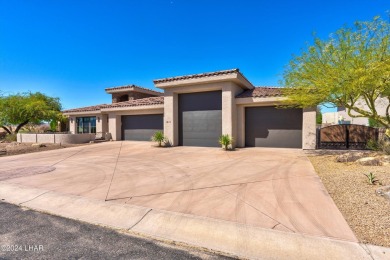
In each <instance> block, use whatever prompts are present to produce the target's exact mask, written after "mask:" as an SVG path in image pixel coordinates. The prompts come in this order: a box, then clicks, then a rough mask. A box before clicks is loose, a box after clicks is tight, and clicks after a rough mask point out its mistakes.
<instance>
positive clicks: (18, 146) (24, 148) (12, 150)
mask: <svg viewBox="0 0 390 260" xmlns="http://www.w3.org/2000/svg"><path fill="white" fill-rule="evenodd" d="M80 145H88V144H61V145H60V144H43V146H42V147H39V146H33V145H32V144H30V143H17V142H12V143H0V157H2V156H10V155H16V154H25V153H35V152H41V151H49V150H56V149H63V148H68V147H75V146H80ZM4 151H5V152H6V153H4Z"/></svg>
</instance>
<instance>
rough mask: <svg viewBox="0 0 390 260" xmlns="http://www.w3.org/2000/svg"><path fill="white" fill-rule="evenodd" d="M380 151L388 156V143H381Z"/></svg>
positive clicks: (389, 145) (389, 148)
mask: <svg viewBox="0 0 390 260" xmlns="http://www.w3.org/2000/svg"><path fill="white" fill-rule="evenodd" d="M380 147H381V148H380V150H382V151H383V152H384V153H385V154H390V142H389V141H382V142H381V145H380Z"/></svg>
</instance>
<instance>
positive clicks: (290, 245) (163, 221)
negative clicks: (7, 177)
mask: <svg viewBox="0 0 390 260" xmlns="http://www.w3.org/2000/svg"><path fill="white" fill-rule="evenodd" d="M0 199H2V200H3V201H5V202H9V203H13V204H18V205H22V206H24V207H27V208H31V209H34V210H39V211H44V212H48V213H51V214H55V215H59V216H64V217H67V218H72V219H77V220H82V221H85V222H89V223H93V224H101V225H105V226H110V227H114V228H118V229H125V230H128V231H130V232H136V233H140V234H144V235H147V236H150V237H155V238H159V239H164V240H169V241H175V242H180V243H185V244H189V245H193V246H197V247H202V248H208V249H211V250H215V251H221V252H226V253H228V254H231V255H235V256H238V257H242V258H249V259H378V260H379V259H389V258H390V248H384V247H378V246H373V245H365V244H359V243H355V242H349V241H342V240H335V239H330V238H322V237H314V236H309V235H303V234H297V233H288V232H282V231H275V230H270V229H263V228H257V227H251V226H246V225H242V224H237V223H233V222H228V221H221V220H216V219H210V218H205V217H198V216H194V215H186V214H180V213H174V212H168V211H163V210H155V209H150V208H144V207H137V206H132V205H126V204H118V203H114V202H104V201H101V200H96V199H89V198H85V197H80V196H74V195H67V194H61V193H57V192H53V191H48V190H40V189H35V188H30V187H23V186H20V185H15V184H9V183H6V182H0Z"/></svg>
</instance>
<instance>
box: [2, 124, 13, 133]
mask: <svg viewBox="0 0 390 260" xmlns="http://www.w3.org/2000/svg"><path fill="white" fill-rule="evenodd" d="M1 128H3V129H4V130H5V131H6V132H7V133H8V134H10V135H11V134H12V132H11V130H9V129H8V128H7V127H6V126H4V125H2V126H1Z"/></svg>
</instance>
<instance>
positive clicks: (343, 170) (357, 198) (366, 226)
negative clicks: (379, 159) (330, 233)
mask: <svg viewBox="0 0 390 260" xmlns="http://www.w3.org/2000/svg"><path fill="white" fill-rule="evenodd" d="M374 155H375V154H374ZM337 156H339V155H336V154H317V155H313V154H312V155H309V159H310V161H311V162H312V164H313V166H314V168H315V170H316V171H317V173H318V175H319V177H320V178H321V180H322V182H323V184H324V185H325V187H326V189H327V190H328V192H329V194H330V196H331V197H332V198H333V200H334V202H335V203H336V205H337V207H338V208H339V209H340V211H341V213H342V214H343V216H344V218H345V219H346V221H347V222H348V224H349V226H350V227H351V228H352V230H353V231H354V233H355V235H356V236H357V238H358V239H359V240H360V241H361V242H363V243H369V244H374V245H379V246H385V247H390V200H389V199H388V198H386V197H384V196H380V195H379V194H377V191H378V189H381V188H383V187H386V186H388V185H390V164H388V163H386V164H383V165H381V166H363V165H361V164H359V163H358V162H337V159H336V158H337ZM370 174H372V175H374V176H375V179H376V180H377V181H375V182H374V183H375V185H372V184H370V179H369V177H370Z"/></svg>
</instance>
